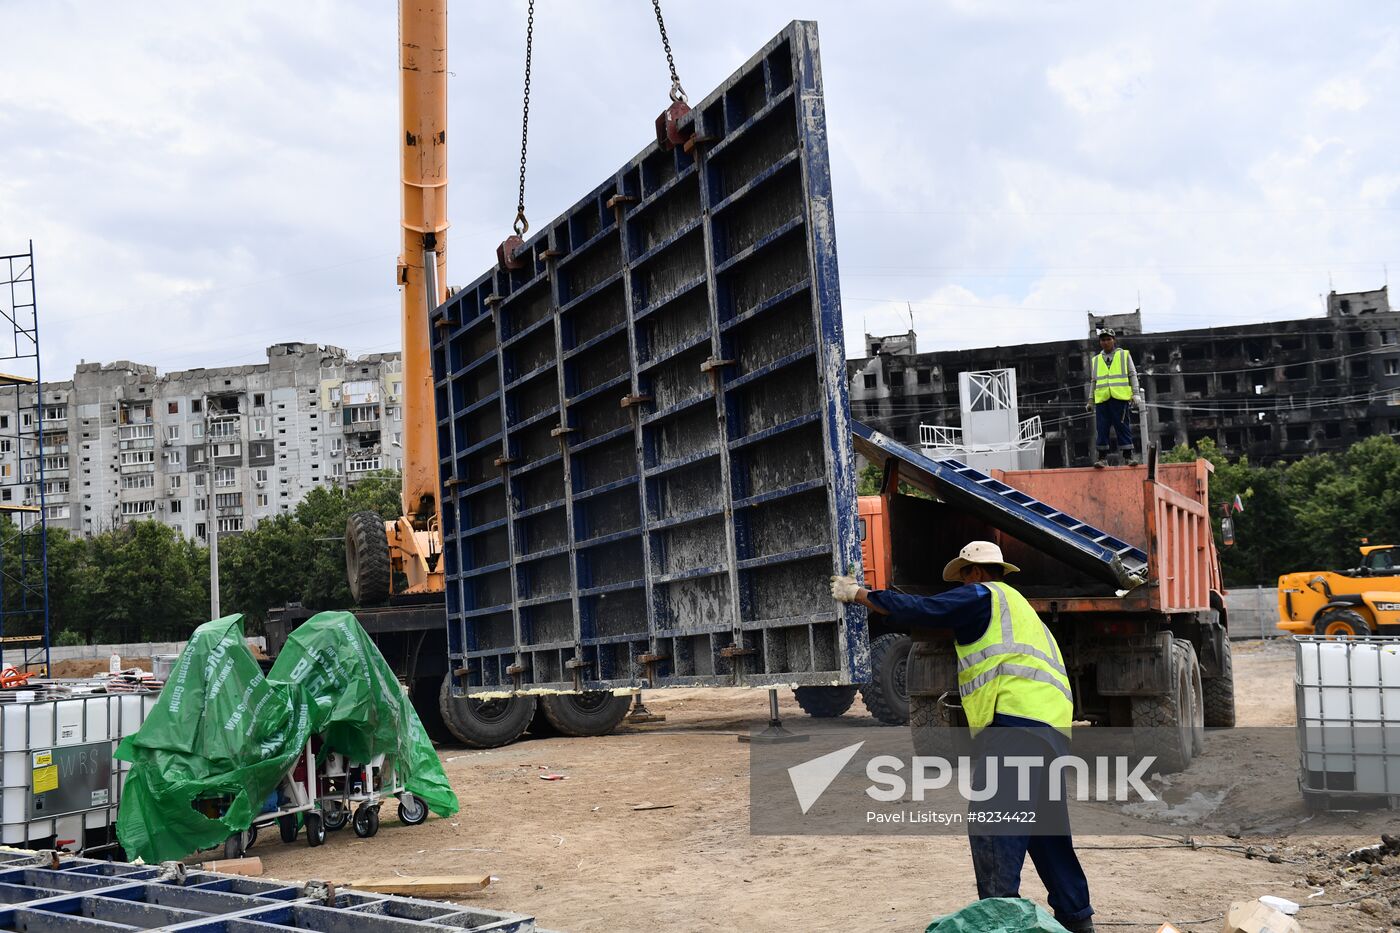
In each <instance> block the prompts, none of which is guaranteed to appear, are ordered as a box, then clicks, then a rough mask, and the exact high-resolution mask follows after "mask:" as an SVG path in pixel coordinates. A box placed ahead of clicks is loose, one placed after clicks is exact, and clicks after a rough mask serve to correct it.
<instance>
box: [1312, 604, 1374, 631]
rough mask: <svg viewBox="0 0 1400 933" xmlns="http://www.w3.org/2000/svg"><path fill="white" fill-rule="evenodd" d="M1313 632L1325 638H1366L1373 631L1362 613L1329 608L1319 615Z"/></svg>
mask: <svg viewBox="0 0 1400 933" xmlns="http://www.w3.org/2000/svg"><path fill="white" fill-rule="evenodd" d="M1313 634H1315V635H1321V636H1322V637H1324V638H1364V637H1365V636H1367V635H1370V634H1372V632H1371V626H1370V625H1368V624H1367V623H1366V617H1365V616H1363V615H1362V614H1361V613H1359V612H1356V611H1354V610H1351V609H1328V610H1327V611H1326V612H1324V613H1323V614H1322V615H1320V616H1318V619H1317V623H1316V624H1315V625H1314V626H1313Z"/></svg>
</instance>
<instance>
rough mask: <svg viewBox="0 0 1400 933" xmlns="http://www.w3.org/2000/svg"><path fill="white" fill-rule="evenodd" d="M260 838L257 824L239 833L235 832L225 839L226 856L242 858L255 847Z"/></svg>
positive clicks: (228, 857)
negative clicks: (254, 844)
mask: <svg viewBox="0 0 1400 933" xmlns="http://www.w3.org/2000/svg"><path fill="white" fill-rule="evenodd" d="M257 838H258V829H257V827H256V826H250V827H248V828H247V829H245V830H243V831H242V832H239V833H234V834H233V835H232V836H229V837H228V839H226V840H224V858H227V859H235V858H242V857H243V856H244V854H245V853H246V852H247V851H248V850H249V849H251V848H252V847H253V843H254V842H255V841H256V840H257Z"/></svg>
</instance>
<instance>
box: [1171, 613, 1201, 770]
mask: <svg viewBox="0 0 1400 933" xmlns="http://www.w3.org/2000/svg"><path fill="white" fill-rule="evenodd" d="M1175 647H1177V648H1178V649H1181V650H1184V652H1185V654H1186V658H1185V662H1184V663H1185V664H1186V673H1187V676H1188V677H1189V678H1190V683H1191V720H1190V721H1191V757H1192V758H1195V757H1196V756H1197V755H1199V754H1200V753H1201V752H1203V751H1205V750H1206V711H1205V691H1204V690H1203V688H1202V681H1201V662H1200V659H1199V658H1197V657H1196V646H1195V645H1193V644H1191V643H1190V642H1189V641H1185V640H1183V639H1179V640H1177V642H1176V643H1175Z"/></svg>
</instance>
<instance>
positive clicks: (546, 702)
mask: <svg viewBox="0 0 1400 933" xmlns="http://www.w3.org/2000/svg"><path fill="white" fill-rule="evenodd" d="M631 705H632V698H631V697H630V696H627V695H626V694H624V695H622V696H616V695H615V694H612V693H610V692H608V691H607V690H591V691H589V692H587V693H560V694H554V695H552V696H545V697H540V711H541V712H543V713H544V715H545V718H546V719H548V720H549V724H550V725H551V726H553V727H554V728H555V729H557V730H558V731H559V734H560V735H567V736H572V737H574V738H584V737H586V736H592V735H607V734H608V733H609V732H611V731H613V730H614V729H616V728H617V727H618V725H619V724H620V723H621V722H622V720H623V718H624V717H626V716H627V710H628V708H629V707H630V706H631Z"/></svg>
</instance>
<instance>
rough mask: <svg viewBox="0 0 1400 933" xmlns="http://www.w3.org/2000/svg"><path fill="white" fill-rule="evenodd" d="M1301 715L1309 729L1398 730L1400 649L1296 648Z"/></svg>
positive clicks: (1389, 645)
mask: <svg viewBox="0 0 1400 933" xmlns="http://www.w3.org/2000/svg"><path fill="white" fill-rule="evenodd" d="M1298 687H1299V703H1300V706H1299V710H1298V712H1299V715H1300V716H1301V718H1302V719H1304V720H1306V721H1308V722H1309V723H1310V724H1315V725H1326V726H1344V725H1382V724H1386V725H1400V643H1397V642H1394V641H1378V640H1377V641H1322V640H1320V639H1319V640H1306V641H1300V642H1299V643H1298Z"/></svg>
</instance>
